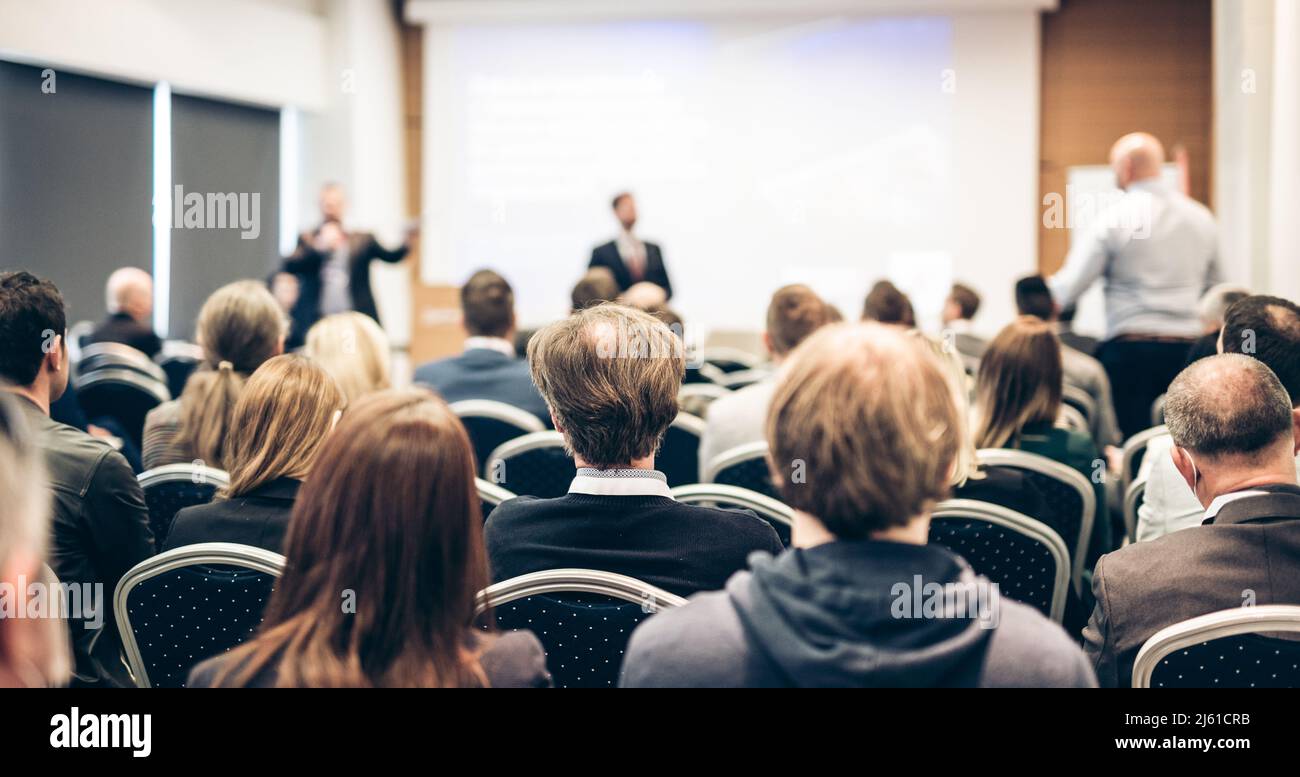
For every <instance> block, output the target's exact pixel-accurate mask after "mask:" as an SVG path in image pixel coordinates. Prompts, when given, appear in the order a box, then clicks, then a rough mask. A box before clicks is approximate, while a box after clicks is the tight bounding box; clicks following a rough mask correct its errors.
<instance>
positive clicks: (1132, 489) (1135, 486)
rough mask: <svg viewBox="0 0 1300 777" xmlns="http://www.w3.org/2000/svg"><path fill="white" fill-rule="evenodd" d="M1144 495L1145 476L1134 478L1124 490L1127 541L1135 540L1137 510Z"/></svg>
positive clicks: (1145, 486) (1145, 487)
mask: <svg viewBox="0 0 1300 777" xmlns="http://www.w3.org/2000/svg"><path fill="white" fill-rule="evenodd" d="M1146 496H1147V481H1146V478H1138V479H1137V480H1134V481H1133V482H1132V483H1130V484H1129V486H1128V490H1127V491H1125V492H1124V534H1125V535H1127V536H1128V541H1129V542H1137V526H1138V510H1139V509H1140V508H1141V507H1142V502H1143V501H1144V500H1145V499H1146Z"/></svg>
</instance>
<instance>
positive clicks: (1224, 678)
mask: <svg viewBox="0 0 1300 777" xmlns="http://www.w3.org/2000/svg"><path fill="white" fill-rule="evenodd" d="M1297 636H1300V635H1297ZM1151 687H1152V688H1300V641H1296V640H1294V639H1290V640H1287V639H1279V638H1275V637H1265V636H1263V635H1261V634H1238V635H1235V636H1231V637H1223V638H1221V639H1215V640H1210V641H1207V642H1201V643H1200V644H1197V645H1192V646H1190V647H1186V648H1183V649H1182V650H1175V651H1174V652H1172V653H1170V654H1169V655H1167V656H1165V657H1164V658H1162V659H1161V660H1160V661H1159V662H1158V663H1157V664H1156V667H1155V670H1154V671H1153V672H1152V673H1151Z"/></svg>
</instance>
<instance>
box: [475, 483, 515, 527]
mask: <svg viewBox="0 0 1300 777" xmlns="http://www.w3.org/2000/svg"><path fill="white" fill-rule="evenodd" d="M474 486H475V488H477V489H478V502H479V508H480V509H481V510H482V511H483V522H484V523H487V519H488V515H490V514H491V513H492V510H493V509H495V508H496V506H497V505H499V504H501V503H502V502H504V501H506V500H507V499H514V498H515V496H516V494H515V493H514V492H512V491H508V490H506V489H504V488H502V487H501V486H498V485H497V484H495V483H489V482H488V481H486V480H484V479H483V478H474Z"/></svg>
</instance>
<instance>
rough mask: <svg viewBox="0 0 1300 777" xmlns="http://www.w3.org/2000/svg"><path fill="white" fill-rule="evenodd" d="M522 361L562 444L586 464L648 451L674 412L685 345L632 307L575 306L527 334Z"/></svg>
mask: <svg viewBox="0 0 1300 777" xmlns="http://www.w3.org/2000/svg"><path fill="white" fill-rule="evenodd" d="M528 363H529V366H530V368H531V370H532V375H533V382H534V383H536V384H537V388H538V390H539V391H541V393H542V397H543V398H545V399H546V404H547V406H548V407H549V408H550V410H551V414H552V415H553V416H554V417H555V421H556V425H557V426H558V427H559V428H560V430H561V432H562V433H563V434H564V440H565V444H566V445H567V446H568V447H569V449H570V451H571V452H572V453H574V454H577V455H579V456H581V457H582V458H583V459H585V460H586V461H587V462H588V463H589V464H591V465H592V466H595V467H616V466H620V465H626V464H629V463H631V462H632V461H635V460H636V459H641V458H645V457H646V456H650V455H653V454H654V453H655V451H656V450H657V449H658V447H659V442H660V440H661V439H662V438H663V435H664V432H666V431H667V430H668V425H669V424H671V423H672V422H673V419H674V418H676V417H677V391H678V389H680V388H681V385H682V378H683V377H684V376H685V374H686V354H685V347H684V346H683V345H682V341H681V340H680V339H679V338H678V337H677V336H676V335H674V334H673V332H672V330H671V329H669V328H668V327H667V326H666V325H665V324H664V323H663V322H662V321H660V320H659V319H657V318H655V317H654V316H652V315H650V314H648V313H644V312H642V311H640V310H636V309H634V308H630V307H626V306H624V305H613V304H606V305H598V306H596V307H593V308H587V309H586V310H580V311H578V312H577V313H574V314H573V315H572V316H570V317H569V318H565V319H561V320H560V321H557V322H555V323H553V324H551V325H550V326H547V327H545V328H544V329H542V330H540V331H539V332H537V334H535V335H533V338H532V339H531V340H529V341H528Z"/></svg>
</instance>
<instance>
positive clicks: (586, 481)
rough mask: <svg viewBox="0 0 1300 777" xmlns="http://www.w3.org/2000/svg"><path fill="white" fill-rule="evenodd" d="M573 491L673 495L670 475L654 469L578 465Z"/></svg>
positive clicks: (573, 492) (583, 492)
mask: <svg viewBox="0 0 1300 777" xmlns="http://www.w3.org/2000/svg"><path fill="white" fill-rule="evenodd" d="M569 493H570V494H588V495H591V496H662V497H665V498H668V499H672V498H673V494H672V490H671V489H669V488H668V478H667V477H665V476H664V473H662V472H659V471H658V470H653V469H596V468H595V467H579V468H578V473H577V475H576V476H575V477H574V478H573V482H572V483H570V484H569Z"/></svg>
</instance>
